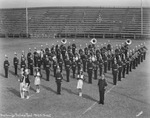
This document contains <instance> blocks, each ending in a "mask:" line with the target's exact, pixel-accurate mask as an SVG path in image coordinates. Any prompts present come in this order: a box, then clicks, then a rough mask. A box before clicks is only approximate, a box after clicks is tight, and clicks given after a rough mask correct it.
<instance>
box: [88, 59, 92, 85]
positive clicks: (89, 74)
mask: <svg viewBox="0 0 150 118" xmlns="http://www.w3.org/2000/svg"><path fill="white" fill-rule="evenodd" d="M87 72H88V78H89V83H90V84H92V74H93V63H92V62H88V64H87Z"/></svg>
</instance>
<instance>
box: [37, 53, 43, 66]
mask: <svg viewBox="0 0 150 118" xmlns="http://www.w3.org/2000/svg"><path fill="white" fill-rule="evenodd" d="M36 58H37V65H36V67H39V68H41V65H42V60H41V57H40V54H38V53H37V57H36Z"/></svg>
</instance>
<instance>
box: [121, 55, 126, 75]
mask: <svg viewBox="0 0 150 118" xmlns="http://www.w3.org/2000/svg"><path fill="white" fill-rule="evenodd" d="M125 72H126V58H125V54H124V53H123V56H122V78H125Z"/></svg>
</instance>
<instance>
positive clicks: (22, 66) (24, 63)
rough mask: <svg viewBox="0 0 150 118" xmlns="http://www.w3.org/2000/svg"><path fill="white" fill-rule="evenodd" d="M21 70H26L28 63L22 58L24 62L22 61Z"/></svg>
mask: <svg viewBox="0 0 150 118" xmlns="http://www.w3.org/2000/svg"><path fill="white" fill-rule="evenodd" d="M20 68H23V69H24V70H25V68H26V62H25V59H24V58H22V60H21V64H20Z"/></svg>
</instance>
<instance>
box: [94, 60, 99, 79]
mask: <svg viewBox="0 0 150 118" xmlns="http://www.w3.org/2000/svg"><path fill="white" fill-rule="evenodd" d="M98 65H99V62H98V60H97V59H96V60H95V61H94V79H97V70H98Z"/></svg>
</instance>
